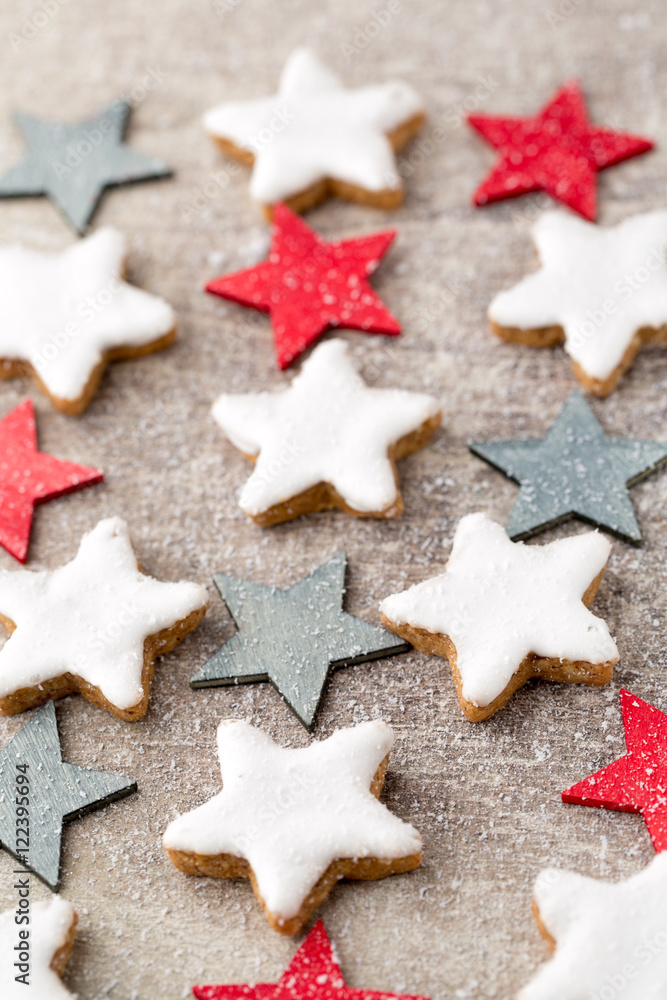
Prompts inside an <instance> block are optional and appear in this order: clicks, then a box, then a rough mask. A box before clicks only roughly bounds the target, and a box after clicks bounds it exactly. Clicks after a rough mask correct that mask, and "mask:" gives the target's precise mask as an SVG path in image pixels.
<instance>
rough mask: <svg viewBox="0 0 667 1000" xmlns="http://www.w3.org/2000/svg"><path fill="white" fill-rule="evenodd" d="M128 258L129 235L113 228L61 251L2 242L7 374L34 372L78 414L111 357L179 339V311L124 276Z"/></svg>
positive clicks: (2, 360)
mask: <svg viewBox="0 0 667 1000" xmlns="http://www.w3.org/2000/svg"><path fill="white" fill-rule="evenodd" d="M126 256H127V244H126V240H125V237H124V236H123V234H122V233H120V232H119V231H118V230H117V229H112V228H110V227H105V228H104V229H98V230H97V232H96V233H93V235H92V236H89V237H87V238H86V239H84V240H79V242H78V243H74V244H73V245H72V246H71V247H68V249H67V250H63V251H62V252H61V253H44V252H42V251H37V250H29V249H28V248H27V247H24V246H21V245H20V244H14V245H11V246H4V247H0V378H14V377H15V376H17V375H28V374H29V375H32V376H33V377H34V378H35V379H36V381H37V382H38V384H39V385H40V387H41V388H42V389H43V390H44V392H45V393H46V394H47V395H48V396H49V398H50V399H51V402H52V403H53V405H54V406H55V407H56V409H58V410H60V412H61V413H66V414H68V415H70V416H74V415H76V414H78V413H81V412H82V411H83V410H85V409H86V407H87V406H88V404H89V403H90V402H91V400H92V398H93V396H94V394H95V391H96V389H97V386H98V385H99V382H100V379H101V378H102V374H103V372H104V369H105V368H106V366H107V364H108V363H109V362H110V361H118V360H120V359H122V358H137V357H140V356H141V355H144V354H151V353H152V352H153V351H159V350H161V349H162V348H163V347H167V346H168V345H169V344H171V343H173V341H174V339H175V337H176V317H175V315H174V311H173V309H172V308H171V306H170V305H169V304H168V303H167V302H165V301H164V299H161V298H159V297H158V296H157V295H151V294H149V293H148V292H145V291H143V290H142V289H140V288H135V287H134V286H132V285H128V284H127V282H125V281H123V273H124V265H125V258H126Z"/></svg>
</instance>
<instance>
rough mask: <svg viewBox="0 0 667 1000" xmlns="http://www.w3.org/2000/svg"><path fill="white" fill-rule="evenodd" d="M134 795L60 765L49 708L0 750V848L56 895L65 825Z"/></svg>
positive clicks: (117, 781)
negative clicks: (18, 861) (53, 890)
mask: <svg viewBox="0 0 667 1000" xmlns="http://www.w3.org/2000/svg"><path fill="white" fill-rule="evenodd" d="M136 790H137V783H136V781H131V780H130V779H129V778H125V777H123V775H119V774H109V773H107V772H106V771H92V770H90V769H89V768H87V767H76V766H75V765H74V764H65V763H64V762H63V759H62V752H61V749H60V736H59V735H58V724H57V722H56V709H55V705H54V704H53V702H49V704H48V705H45V706H44V707H43V708H42V709H41V710H40V711H39V712H38V713H37V714H36V715H34V716H33V717H32V719H31V720H30V721H29V722H28V723H27V724H26V725H25V726H24V727H23V728H22V729H20V730H19V731H18V733H17V734H16V736H14V737H13V739H11V740H10V741H9V743H8V744H7V746H6V747H4V748H3V749H2V750H0V846H2V847H3V848H4V849H5V850H6V851H9V853H10V854H12V855H13V856H14V857H15V858H18V859H19V860H20V861H21V863H22V864H24V865H25V866H26V868H29V869H30V871H32V872H34V873H35V875H38V876H39V878H41V879H42V880H43V881H44V882H46V884H47V885H48V886H50V887H51V888H52V889H55V888H56V887H57V885H58V881H59V878H60V852H61V841H62V832H63V824H64V823H66V822H68V821H70V820H74V819H79V818H80V817H81V816H85V814H86V813H89V812H92V811H93V810H94V809H100V808H101V807H102V806H104V805H107V803H109V802H115V801H116V800H117V799H122V798H125V796H126V795H130V794H131V793H132V792H135V791H136ZM2 996H3V1000H4V994H2Z"/></svg>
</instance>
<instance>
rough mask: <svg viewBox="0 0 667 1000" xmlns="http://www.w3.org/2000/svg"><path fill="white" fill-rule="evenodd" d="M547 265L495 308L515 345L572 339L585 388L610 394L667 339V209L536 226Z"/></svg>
mask: <svg viewBox="0 0 667 1000" xmlns="http://www.w3.org/2000/svg"><path fill="white" fill-rule="evenodd" d="M532 235H533V240H534V242H535V245H536V247H537V251H538V253H539V255H540V261H541V265H542V266H541V267H540V269H539V270H538V271H536V272H535V273H534V274H529V275H528V276H527V277H525V278H523V280H522V281H520V282H519V284H518V285H515V286H514V287H513V288H510V289H509V290H508V291H505V292H500V293H499V294H498V295H496V297H495V298H494V300H493V301H492V303H491V305H490V306H489V311H488V315H489V321H490V323H491V328H492V329H493V332H494V333H495V334H496V335H497V336H498V337H500V338H501V340H506V341H508V342H510V343H516V344H528V345H530V346H532V347H552V346H553V345H555V344H559V343H561V342H564V344H565V350H566V351H567V353H568V354H569V355H570V357H571V358H572V362H573V366H574V372H575V375H576V376H577V378H578V379H579V381H580V382H581V384H582V385H583V386H584V388H585V389H588V391H589V392H592V393H594V394H595V395H596V396H608V395H609V393H610V392H611V391H612V390H613V389H614V388H615V386H616V384H617V383H618V380H619V379H620V378H621V376H622V375H623V373H624V372H625V371H627V369H628V368H629V367H630V365H631V364H632V362H633V360H634V357H635V355H636V354H637V352H638V351H639V350H640V348H641V347H643V346H645V345H649V344H664V343H666V342H667V265H666V264H665V252H666V250H667V210H664V209H660V210H657V211H654V212H646V213H645V214H644V215H635V216H631V217H630V218H629V219H626V220H625V221H624V222H621V223H619V225H617V226H610V227H607V228H603V227H601V226H595V225H592V224H591V223H590V222H584V220H583V219H577V218H575V217H574V216H571V215H568V214H566V213H565V212H546V213H545V214H544V215H543V216H542V217H541V218H540V219H538V221H537V222H536V223H535V225H534V226H533V230H532Z"/></svg>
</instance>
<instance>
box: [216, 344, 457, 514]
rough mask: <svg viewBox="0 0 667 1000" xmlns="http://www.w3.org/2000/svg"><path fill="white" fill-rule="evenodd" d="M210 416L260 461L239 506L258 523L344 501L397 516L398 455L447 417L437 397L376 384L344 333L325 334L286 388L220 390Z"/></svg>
mask: <svg viewBox="0 0 667 1000" xmlns="http://www.w3.org/2000/svg"><path fill="white" fill-rule="evenodd" d="M213 416H214V418H215V420H216V421H217V423H218V424H219V425H220V426H221V427H222V429H223V431H224V432H225V434H226V435H227V437H228V438H229V440H230V441H231V442H232V444H233V445H235V446H236V447H237V448H238V449H239V450H240V451H242V452H243V453H244V455H245V456H246V457H247V458H249V459H250V460H251V461H254V462H255V470H254V472H253V473H252V475H251V477H250V479H249V480H248V482H247V483H246V485H245V486H244V488H243V490H242V492H241V496H240V500H239V503H240V506H241V510H242V511H243V512H244V514H247V515H248V516H249V517H251V518H252V519H253V521H255V522H256V523H257V524H261V525H270V524H279V523H280V522H282V521H291V520H292V519H293V518H295V517H299V516H300V515H301V514H308V513H312V512H313V511H318V510H329V509H330V508H333V507H338V508H339V509H340V510H344V511H346V513H348V514H355V515H356V516H357V517H397V516H398V515H399V514H400V513H401V512H402V511H403V501H402V498H401V494H400V492H399V489H398V486H397V473H396V466H395V463H396V461H397V460H398V459H399V458H403V456H405V455H409V454H411V453H412V452H414V451H417V450H418V449H419V448H423V447H424V445H425V444H426V443H427V441H428V440H429V438H430V437H431V435H432V434H433V432H434V431H435V430H436V429H437V428H438V427H439V426H440V421H441V411H440V407H439V405H438V403H437V401H436V400H435V399H433V398H432V397H431V396H426V395H424V394H422V393H416V392H405V391H403V390H400V389H371V388H369V387H368V386H367V385H366V384H365V382H364V381H363V379H362V378H361V376H360V375H359V373H358V372H357V371H356V369H355V367H354V365H353V364H352V362H351V360H350V358H349V356H348V353H347V345H346V343H345V341H343V340H329V341H326V342H325V343H323V344H320V345H319V346H318V347H317V348H316V349H315V350H314V351H313V353H312V355H311V356H310V357H309V358H308V360H307V361H306V362H305V363H304V365H303V367H302V369H301V371H300V373H299V374H298V375H297V376H296V378H295V379H294V380H293V381H292V384H291V386H290V387H289V389H286V390H283V391H279V392H257V393H248V394H246V395H233V396H232V395H222V396H219V397H218V399H217V400H216V402H215V404H214V406H213Z"/></svg>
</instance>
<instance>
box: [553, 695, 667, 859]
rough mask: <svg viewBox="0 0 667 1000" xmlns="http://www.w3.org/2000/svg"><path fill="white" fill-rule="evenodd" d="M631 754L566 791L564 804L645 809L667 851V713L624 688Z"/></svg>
mask: <svg viewBox="0 0 667 1000" xmlns="http://www.w3.org/2000/svg"><path fill="white" fill-rule="evenodd" d="M621 711H622V713H623V725H624V726H625V742H626V744H627V747H628V753H627V754H626V755H625V757H621V758H620V759H619V760H616V761H614V763H613V764H609V766H608V767H604V768H602V770H601V771H598V772H597V774H593V775H591V777H590V778H586V779H585V780H584V781H580V782H579V783H578V784H577V785H573V786H572V788H568V789H567V791H565V792H563V793H562V797H563V802H572V803H574V804H575V805H580V806H596V807H597V808H598V809H616V810H618V811H619V812H630V813H641V814H642V816H643V817H644V820H645V821H646V825H647V827H648V831H649V833H650V834H651V840H652V841H653V846H654V847H655V849H656V851H658V852H660V851H665V850H667V715H665V713H664V712H661V711H659V709H657V708H654V706H653V705H649V703H648V702H646V701H642V699H641V698H637V697H636V696H635V695H633V694H631V693H630V692H629V691H625V690H623V691H621Z"/></svg>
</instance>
